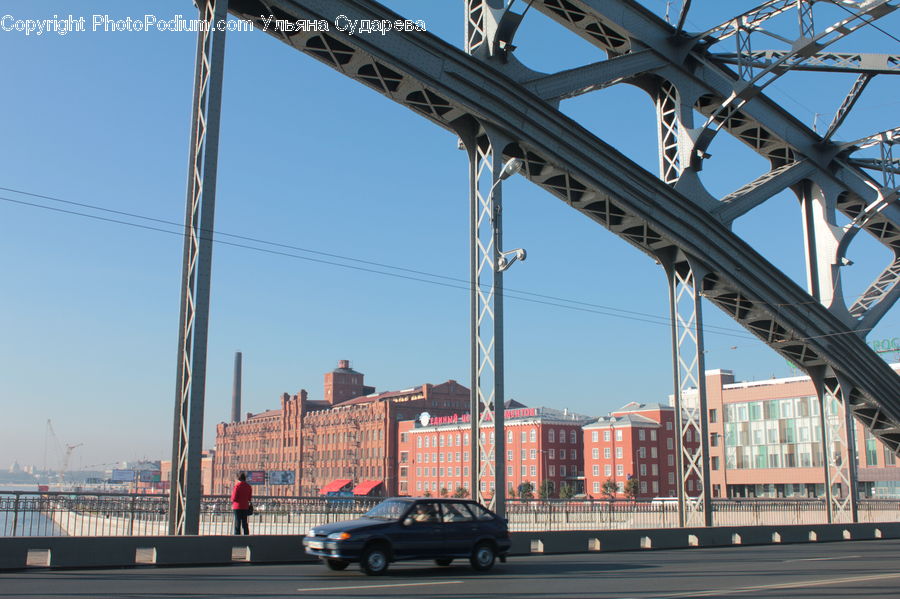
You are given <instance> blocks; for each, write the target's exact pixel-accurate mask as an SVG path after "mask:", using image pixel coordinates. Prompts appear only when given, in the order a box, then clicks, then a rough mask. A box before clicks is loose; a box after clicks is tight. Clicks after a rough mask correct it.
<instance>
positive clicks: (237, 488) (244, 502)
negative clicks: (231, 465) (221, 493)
mask: <svg viewBox="0 0 900 599" xmlns="http://www.w3.org/2000/svg"><path fill="white" fill-rule="evenodd" d="M252 497H253V489H252V488H251V487H250V485H248V484H247V475H246V474H244V473H243V472H238V475H237V482H236V483H235V485H234V489H232V491H231V509H232V510H234V534H236V535H239V534H241V528H243V529H244V534H245V535H249V534H250V523H249V522H247V516H248V515H249V514H248V513H247V512H248V511H249V510H250V499H251V498H252Z"/></svg>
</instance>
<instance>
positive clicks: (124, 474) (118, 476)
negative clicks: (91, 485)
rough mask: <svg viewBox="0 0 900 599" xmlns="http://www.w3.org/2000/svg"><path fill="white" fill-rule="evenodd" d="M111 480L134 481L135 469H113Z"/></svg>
mask: <svg viewBox="0 0 900 599" xmlns="http://www.w3.org/2000/svg"><path fill="white" fill-rule="evenodd" d="M110 480H111V481H112V482H114V483H133V482H134V470H113V471H112V476H111V477H110Z"/></svg>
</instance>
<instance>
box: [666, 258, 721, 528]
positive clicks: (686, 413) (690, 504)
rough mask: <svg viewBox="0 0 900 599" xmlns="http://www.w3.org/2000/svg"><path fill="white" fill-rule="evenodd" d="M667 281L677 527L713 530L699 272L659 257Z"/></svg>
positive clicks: (686, 262) (682, 260)
mask: <svg viewBox="0 0 900 599" xmlns="http://www.w3.org/2000/svg"><path fill="white" fill-rule="evenodd" d="M660 263H661V264H662V265H663V267H664V268H665V270H666V275H667V278H668V281H669V305H670V308H671V314H672V355H673V363H674V375H675V423H676V427H677V428H676V430H677V432H678V434H677V435H676V437H675V439H676V454H677V456H678V457H677V458H676V462H675V463H676V467H677V468H678V472H677V476H678V508H679V509H678V524H679V526H681V527H686V526H712V501H711V495H710V487H709V438H708V435H707V432H706V431H707V430H708V411H707V407H706V374H705V367H704V358H703V326H702V322H703V319H702V311H701V303H700V299H701V298H700V287H699V285H700V283H699V281H698V279H699V280H702V278H703V274H702V269H698V267H697V265H696V264H694V263H693V262H692V261H691V260H689V259H687V258H685V257H683V256H679V257H675V258H672V259H668V260H667V259H665V258H663V257H661V258H660Z"/></svg>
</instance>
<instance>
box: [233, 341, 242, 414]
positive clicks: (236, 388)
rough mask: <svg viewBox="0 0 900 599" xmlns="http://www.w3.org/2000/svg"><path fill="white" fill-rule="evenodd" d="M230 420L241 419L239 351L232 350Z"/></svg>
mask: <svg viewBox="0 0 900 599" xmlns="http://www.w3.org/2000/svg"><path fill="white" fill-rule="evenodd" d="M231 421H232V422H240V421H241V352H234V384H233V385H232V387H231Z"/></svg>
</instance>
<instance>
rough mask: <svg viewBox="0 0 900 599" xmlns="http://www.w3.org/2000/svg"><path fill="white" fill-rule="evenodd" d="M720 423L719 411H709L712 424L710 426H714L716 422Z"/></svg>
mask: <svg viewBox="0 0 900 599" xmlns="http://www.w3.org/2000/svg"><path fill="white" fill-rule="evenodd" d="M718 421H719V414H718V411H717V410H716V409H715V408H712V409H711V410H710V411H709V422H710V424H713V423H716V422H718Z"/></svg>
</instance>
